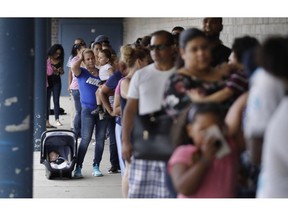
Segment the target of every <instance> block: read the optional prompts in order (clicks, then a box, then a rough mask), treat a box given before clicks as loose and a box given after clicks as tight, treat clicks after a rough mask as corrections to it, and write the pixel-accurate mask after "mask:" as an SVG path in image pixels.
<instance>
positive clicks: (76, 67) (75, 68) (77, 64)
mask: <svg viewBox="0 0 288 216" xmlns="http://www.w3.org/2000/svg"><path fill="white" fill-rule="evenodd" d="M81 56H82V55H81ZM82 60H83V57H82V58H79V59H78V60H77V61H75V62H74V63H73V64H72V65H71V71H72V73H74V75H75V76H76V77H78V76H79V75H80V74H81V69H80V65H81V63H82Z"/></svg>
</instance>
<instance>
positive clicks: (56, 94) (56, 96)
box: [46, 80, 62, 120]
mask: <svg viewBox="0 0 288 216" xmlns="http://www.w3.org/2000/svg"><path fill="white" fill-rule="evenodd" d="M61 87H62V86H61V80H60V81H59V82H55V83H53V85H52V86H48V87H47V116H46V119H47V120H49V115H50V100H51V93H53V103H54V115H55V120H56V119H59V115H60V103H59V101H60V93H61Z"/></svg>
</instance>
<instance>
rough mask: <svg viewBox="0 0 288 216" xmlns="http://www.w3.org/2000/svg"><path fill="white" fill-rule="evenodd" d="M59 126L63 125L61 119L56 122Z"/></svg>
mask: <svg viewBox="0 0 288 216" xmlns="http://www.w3.org/2000/svg"><path fill="white" fill-rule="evenodd" d="M55 124H56V125H57V126H62V125H63V124H62V123H61V122H60V121H59V119H57V120H56V123H55Z"/></svg>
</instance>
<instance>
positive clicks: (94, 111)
mask: <svg viewBox="0 0 288 216" xmlns="http://www.w3.org/2000/svg"><path fill="white" fill-rule="evenodd" d="M100 113H104V110H103V107H102V105H97V108H96V109H95V110H93V111H92V112H91V114H92V115H98V114H100Z"/></svg>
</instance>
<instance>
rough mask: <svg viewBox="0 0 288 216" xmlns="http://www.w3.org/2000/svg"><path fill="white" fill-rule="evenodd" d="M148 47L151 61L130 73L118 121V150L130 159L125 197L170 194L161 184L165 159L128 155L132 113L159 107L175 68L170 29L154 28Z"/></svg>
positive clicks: (133, 115)
mask: <svg viewBox="0 0 288 216" xmlns="http://www.w3.org/2000/svg"><path fill="white" fill-rule="evenodd" d="M149 47H150V50H151V52H150V54H151V57H152V59H153V61H154V63H153V64H150V65H148V66H146V67H144V68H142V69H140V70H139V71H136V73H135V74H134V75H133V77H132V79H131V82H130V86H129V91H128V100H127V104H126V107H125V111H124V115H123V122H122V127H123V130H122V146H123V149H122V154H123V158H124V159H125V160H127V161H128V162H130V161H131V166H130V176H129V192H128V197H129V198H168V197H172V194H171V193H170V191H169V190H168V188H167V186H166V184H165V172H166V165H165V162H162V161H152V160H141V159H135V158H133V157H132V158H131V156H132V154H133V149H132V144H131V140H130V136H131V130H132V128H133V120H134V117H135V115H137V113H139V114H140V115H143V114H148V113H153V112H155V111H159V110H160V109H161V101H162V98H163V93H164V86H165V82H166V80H167V79H168V77H170V76H171V75H172V73H174V72H175V68H174V67H173V66H174V56H175V55H174V53H175V51H176V50H175V46H174V39H173V36H172V34H171V33H169V32H167V31H157V32H154V33H153V34H152V37H151V42H150V46H149Z"/></svg>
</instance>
